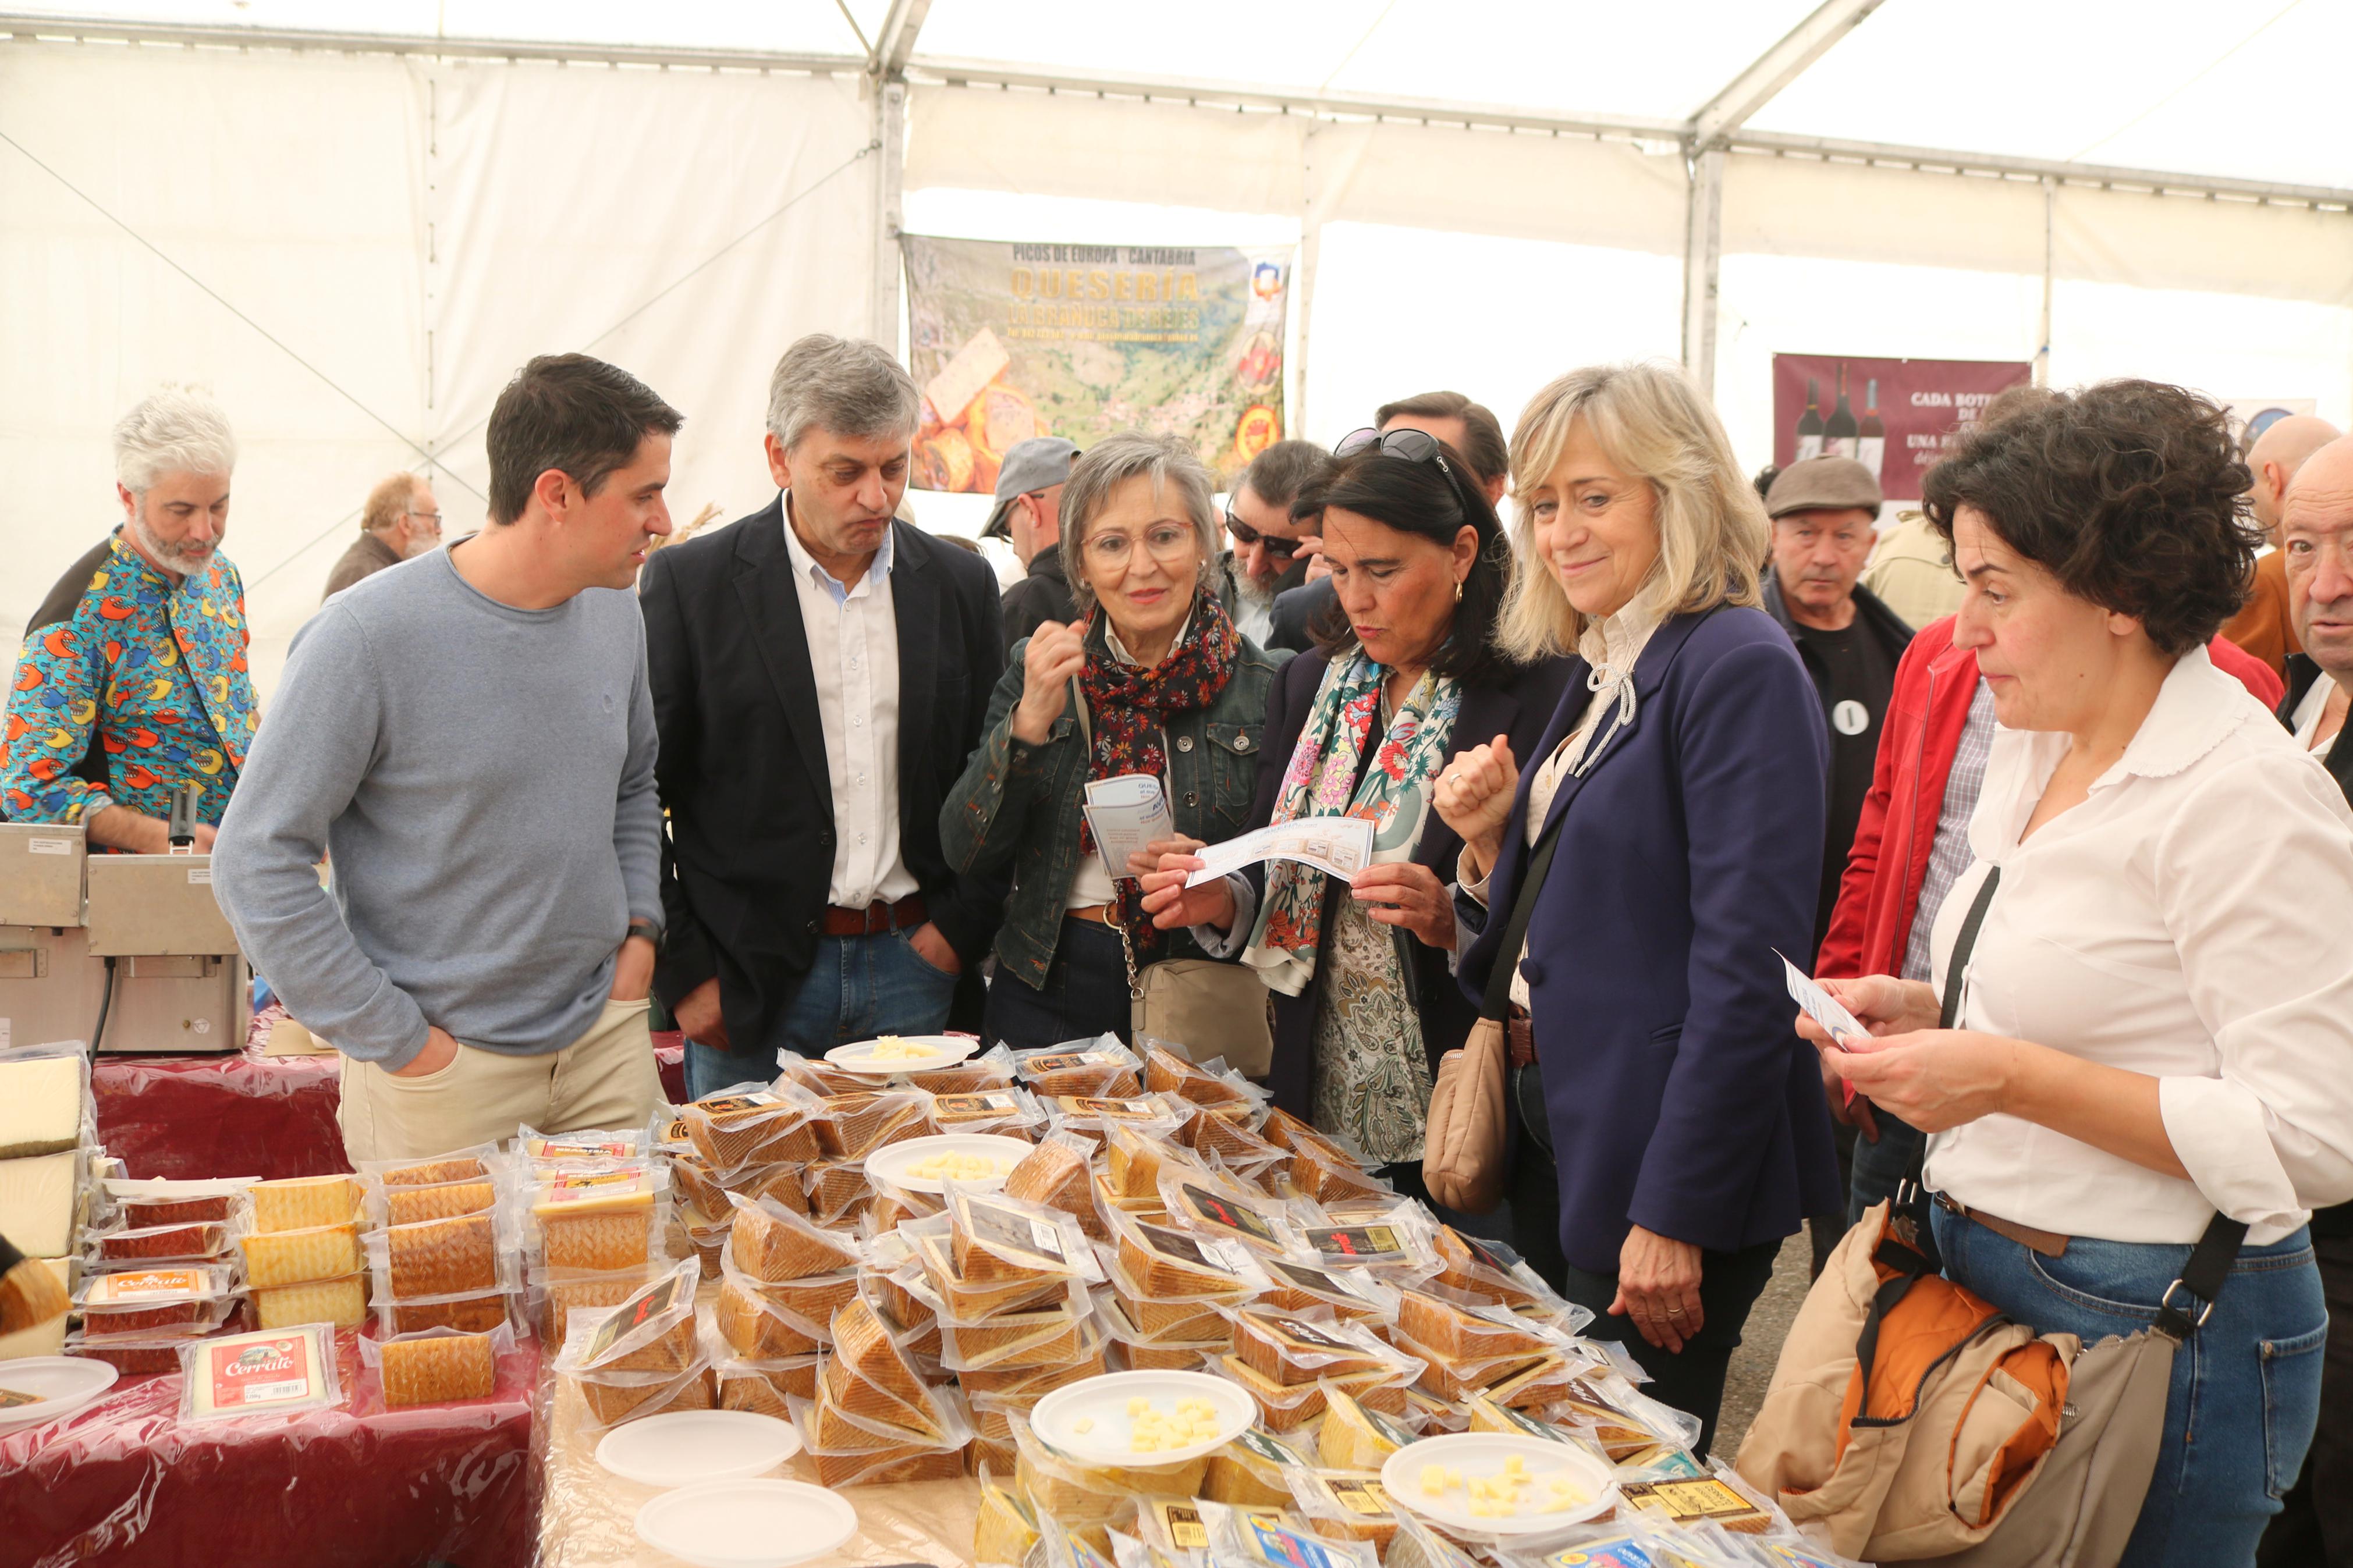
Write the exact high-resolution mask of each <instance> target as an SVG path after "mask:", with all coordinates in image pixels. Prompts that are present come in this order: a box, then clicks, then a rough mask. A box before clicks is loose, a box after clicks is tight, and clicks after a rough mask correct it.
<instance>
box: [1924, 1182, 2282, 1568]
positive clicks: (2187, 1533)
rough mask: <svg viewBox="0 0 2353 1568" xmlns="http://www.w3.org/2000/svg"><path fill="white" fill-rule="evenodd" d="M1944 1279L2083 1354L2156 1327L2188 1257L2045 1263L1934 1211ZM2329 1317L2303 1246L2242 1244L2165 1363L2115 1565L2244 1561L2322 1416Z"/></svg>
mask: <svg viewBox="0 0 2353 1568" xmlns="http://www.w3.org/2000/svg"><path fill="white" fill-rule="evenodd" d="M1935 1212H1936V1245H1937V1246H1938V1247H1940V1248H1941V1249H1942V1250H1943V1252H1944V1255H1945V1274H1946V1277H1947V1278H1948V1279H1954V1280H1957V1281H1958V1282H1959V1283H1961V1284H1963V1285H1966V1286H1967V1287H1968V1288H1969V1289H1972V1290H1974V1291H1976V1292H1977V1293H1978V1295H1980V1296H1982V1297H1984V1298H1985V1299H1986V1300H1989V1301H1990V1302H1992V1303H1993V1304H1994V1305H1995V1306H1996V1307H1998V1308H2000V1310H2002V1311H2004V1312H2006V1313H2008V1314H2009V1315H2010V1317H2011V1318H2013V1319H2015V1320H2017V1321H2020V1322H2022V1323H2031V1324H2032V1325H2033V1326H2034V1327H2035V1328H2037V1329H2040V1330H2042V1331H2046V1332H2060V1333H2070V1334H2076V1335H2080V1336H2081V1337H2082V1338H2083V1340H2084V1342H2085V1343H2086V1344H2089V1343H2092V1342H2094V1341H2097V1340H2099V1339H2102V1338H2105V1336H2107V1335H2109V1334H2129V1333H2134V1332H2137V1331H2139V1330H2141V1329H2145V1328H2147V1327H2148V1326H2149V1325H2150V1324H2151V1323H2152V1322H2154V1321H2156V1317H2157V1303H2158V1299H2159V1298H2161V1297H2162V1296H2163V1295H2164V1294H2165V1289H2166V1287H2167V1286H2168V1285H2169V1284H2171V1283H2172V1282H2173V1280H2174V1279H2177V1278H2179V1275H2180V1273H2181V1268H2182V1265H2183V1264H2185V1263H2187V1262H2188V1261H2189V1247H2168V1246H2156V1245H2146V1244H2137V1243H2132V1242H2123V1241H2090V1240H2084V1239H2083V1238H2081V1237H2078V1238H2076V1239H2074V1240H2072V1241H2070V1242H2068V1244H2067V1250H2066V1253H2065V1254H2064V1255H2063V1256H2062V1257H2058V1258H2045V1257H2043V1256H2042V1255H2041V1254H2040V1253H2036V1252H2033V1251H2031V1250H2030V1249H2028V1248H2027V1247H2021V1246H2020V1245H2019V1244H2018V1243H2017V1242H2014V1241H2011V1240H2010V1239H2009V1238H2008V1237H2001V1236H1997V1235H1995V1234H1994V1233H1993V1232H1992V1231H1990V1230H1988V1229H1987V1228H1986V1227H1985V1226H1981V1225H1979V1224H1978V1223H1977V1222H1976V1221H1974V1220H1969V1219H1964V1218H1962V1217H1961V1216H1960V1215H1956V1214H1953V1213H1950V1212H1949V1211H1947V1210H1946V1209H1943V1208H1938V1209H1936V1211H1935ZM2327 1337H2328V1310H2327V1305H2326V1303H2325V1302H2324V1300H2323V1299H2322V1296H2321V1289H2320V1270H2319V1268H2317V1267H2316V1266H2315V1264H2314V1262H2313V1258H2312V1241H2311V1237H2310V1236H2309V1235H2308V1234H2307V1233H2306V1231H2303V1230H2298V1231H2296V1232H2295V1234H2294V1235H2293V1236H2290V1237H2286V1238H2285V1239H2284V1240H2282V1241H2276V1242H2274V1243H2272V1244H2271V1245H2270V1246H2269V1247H2242V1248H2241V1249H2240V1251H2239V1260H2238V1264H2237V1266H2236V1267H2235V1268H2232V1270H2231V1274H2230V1278H2229V1279H2227V1280H2225V1281H2224V1282H2223V1286H2222V1289H2221V1294H2220V1296H2219V1297H2218V1298H2217V1299H2216V1300H2215V1302H2214V1311H2213V1315H2212V1316H2211V1317H2210V1318H2208V1319H2207V1320H2206V1322H2205V1326H2204V1327H2202V1328H2200V1330H2199V1331H2197V1332H2196V1333H2195V1334H2192V1335H2191V1336H2190V1338H2189V1342H2188V1343H2187V1344H2185V1345H2183V1346H2182V1347H2181V1348H2180V1349H2179V1351H2177V1352H2174V1357H2173V1387H2172V1392H2171V1393H2170V1394H2168V1397H2167V1399H2166V1402H2165V1436H2164V1440H2163V1443H2162V1445H2161V1447H2159V1448H2158V1456H2157V1471H2156V1473H2155V1474H2154V1475H2153V1476H2152V1477H2150V1479H2149V1483H2148V1497H2147V1501H2145V1502H2144V1503H2142V1505H2141V1510H2140V1521H2139V1523H2137V1525H2135V1526H2134V1527H2133V1534H2132V1540H2131V1542H2129V1543H2128V1544H2127V1545H2126V1548H2125V1555H2124V1561H2123V1564H2122V1568H2176V1565H2178V1568H2213V1565H2215V1564H2220V1563H2231V1564H2240V1563H2253V1561H2254V1556H2255V1542H2257V1541H2258V1540H2259V1539H2261V1537H2262V1535H2263V1525H2264V1524H2265V1523H2266V1522H2267V1521H2269V1520H2270V1519H2271V1517H2272V1515H2274V1514H2275V1513H2277V1512H2278V1511H2279V1508H2280V1499H2281V1498H2282V1497H2283V1496H2284V1495H2285V1494H2286V1492H2287V1489H2289V1488H2290V1487H2292V1486H2294V1485H2295V1478H2296V1473H2297V1472H2298V1471H2299V1470H2300V1469H2302V1468H2303V1467H2304V1451H2305V1449H2306V1447H2308V1446H2309V1445H2310V1444H2311V1442H2312V1433H2313V1428H2314V1426H2315V1425H2316V1423H2317V1422H2318V1421H2319V1418H2320V1367H2321V1347H2322V1345H2323V1344H2324V1343H2325V1342H2327Z"/></svg>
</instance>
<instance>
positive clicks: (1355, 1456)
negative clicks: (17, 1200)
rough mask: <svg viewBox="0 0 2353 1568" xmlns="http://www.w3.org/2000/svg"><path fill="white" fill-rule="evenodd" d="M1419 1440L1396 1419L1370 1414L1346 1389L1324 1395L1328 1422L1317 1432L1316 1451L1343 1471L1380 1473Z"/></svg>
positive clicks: (1378, 1413) (1329, 1463) (1334, 1466)
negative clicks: (1400, 1453)
mask: <svg viewBox="0 0 2353 1568" xmlns="http://www.w3.org/2000/svg"><path fill="white" fill-rule="evenodd" d="M1414 1440H1415V1438H1414V1435H1413V1433H1412V1432H1411V1431H1409V1429H1407V1428H1406V1427H1405V1426H1402V1425H1400V1424H1399V1423H1398V1421H1397V1419H1396V1418H1395V1417H1393V1416H1389V1415H1382V1414H1381V1413H1380V1412H1379V1411H1377V1410H1367V1409H1366V1408H1365V1407H1364V1406H1363V1405H1359V1404H1357V1403H1356V1396H1355V1395H1354V1394H1349V1393H1347V1392H1346V1391H1345V1390H1344V1389H1337V1388H1327V1389H1325V1390H1324V1419H1323V1420H1322V1421H1321V1422H1320V1423H1318V1424H1317V1426H1316V1428H1315V1450H1316V1453H1317V1454H1318V1455H1319V1456H1320V1457H1321V1458H1323V1460H1324V1464H1325V1465H1327V1466H1329V1467H1330V1468H1334V1469H1340V1470H1378V1469H1379V1468H1381V1466H1382V1464H1383V1463H1384V1462H1385V1461H1387V1460H1388V1457H1389V1456H1390V1455H1391V1454H1394V1453H1396V1452H1397V1451H1398V1449H1399V1448H1402V1447H1405V1446H1406V1445H1408V1444H1409V1443H1411V1442H1413V1441H1414Z"/></svg>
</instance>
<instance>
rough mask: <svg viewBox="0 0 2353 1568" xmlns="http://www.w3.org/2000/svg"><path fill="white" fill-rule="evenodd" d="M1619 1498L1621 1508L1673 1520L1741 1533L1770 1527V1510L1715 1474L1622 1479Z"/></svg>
mask: <svg viewBox="0 0 2353 1568" xmlns="http://www.w3.org/2000/svg"><path fill="white" fill-rule="evenodd" d="M1618 1501H1619V1506H1620V1508H1624V1509H1631V1510H1634V1511H1635V1512H1637V1513H1645V1514H1651V1515H1653V1516H1655V1517H1657V1518H1660V1519H1664V1520H1667V1521H1670V1522H1672V1523H1674V1524H1686V1525H1688V1524H1699V1523H1701V1522H1703V1521H1704V1522H1707V1523H1711V1524H1717V1525H1721V1526H1722V1527H1723V1528H1725V1529H1726V1530H1730V1531H1737V1532H1738V1533H1740V1534H1742V1535H1764V1534H1766V1533H1767V1532H1768V1531H1771V1530H1772V1528H1773V1515H1772V1512H1771V1511H1770V1510H1767V1509H1762V1508H1759V1507H1757V1505H1756V1504H1755V1503H1753V1502H1751V1501H1749V1500H1747V1499H1746V1498H1745V1497H1743V1496H1741V1495H1740V1493H1738V1492H1737V1491H1736V1490H1734V1489H1732V1488H1731V1487H1730V1486H1728V1485H1726V1484H1725V1482H1723V1481H1721V1480H1718V1479H1716V1478H1715V1477H1714V1476H1706V1477H1703V1478H1701V1479H1697V1480H1687V1481H1624V1482H1621V1483H1620V1485H1619V1488H1618Z"/></svg>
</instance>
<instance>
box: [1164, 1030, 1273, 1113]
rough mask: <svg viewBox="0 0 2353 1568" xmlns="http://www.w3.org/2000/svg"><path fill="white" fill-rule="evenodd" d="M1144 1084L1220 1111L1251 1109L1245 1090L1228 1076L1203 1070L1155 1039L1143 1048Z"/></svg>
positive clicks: (1244, 1111) (1243, 1111) (1247, 1110)
mask: <svg viewBox="0 0 2353 1568" xmlns="http://www.w3.org/2000/svg"><path fill="white" fill-rule="evenodd" d="M1144 1087H1145V1088H1146V1089H1150V1090H1152V1091H1153V1092H1154V1093H1155V1094H1173V1095H1176V1097H1177V1098H1179V1099H1181V1100H1190V1101H1192V1102H1193V1103H1194V1104H1195V1105H1200V1106H1207V1107H1209V1108H1211V1109H1213V1110H1219V1111H1221V1112H1229V1111H1240V1112H1242V1113H1244V1114H1247V1113H1248V1112H1249V1111H1250V1110H1251V1109H1252V1102H1251V1099H1250V1094H1249V1092H1248V1091H1247V1090H1245V1089H1242V1088H1240V1086H1239V1085H1237V1084H1236V1083H1235V1082H1234V1081H1233V1080H1232V1079H1229V1078H1226V1077H1221V1076H1220V1075H1219V1074H1217V1073H1213V1072H1205V1071H1203V1070H1202V1069H1201V1068H1198V1067H1196V1066H1195V1065H1194V1064H1193V1063H1191V1062H1188V1061H1187V1060H1186V1059H1185V1058H1183V1057H1180V1056H1178V1055H1177V1054H1176V1052H1174V1051H1172V1050H1170V1049H1169V1048H1168V1047H1166V1046H1165V1045H1162V1044H1161V1043H1160V1042H1158V1041H1157V1040H1155V1041H1154V1042H1152V1043H1151V1044H1150V1045H1147V1046H1145V1048H1144Z"/></svg>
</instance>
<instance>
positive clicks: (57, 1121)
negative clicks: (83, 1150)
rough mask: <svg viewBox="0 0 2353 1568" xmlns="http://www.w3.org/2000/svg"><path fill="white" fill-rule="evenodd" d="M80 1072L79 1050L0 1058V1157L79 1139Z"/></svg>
mask: <svg viewBox="0 0 2353 1568" xmlns="http://www.w3.org/2000/svg"><path fill="white" fill-rule="evenodd" d="M82 1073H83V1067H82V1058H81V1056H80V1053H79V1052H73V1053H60V1054H58V1055H56V1056H47V1057H21V1058H16V1060H13V1061H0V1160H20V1159H26V1158H29V1157H30V1156H32V1155H36V1154H55V1153H58V1152H60V1151H62V1150H67V1149H71V1148H73V1147H74V1146H75V1145H76V1144H78V1143H79V1142H81V1112H82V1093H83V1089H82ZM17 1249H18V1250H19V1251H23V1246H22V1244H21V1243H20V1244H19V1245H18V1248H17ZM26 1256H27V1257H30V1256H31V1254H29V1253H27V1254H26Z"/></svg>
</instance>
